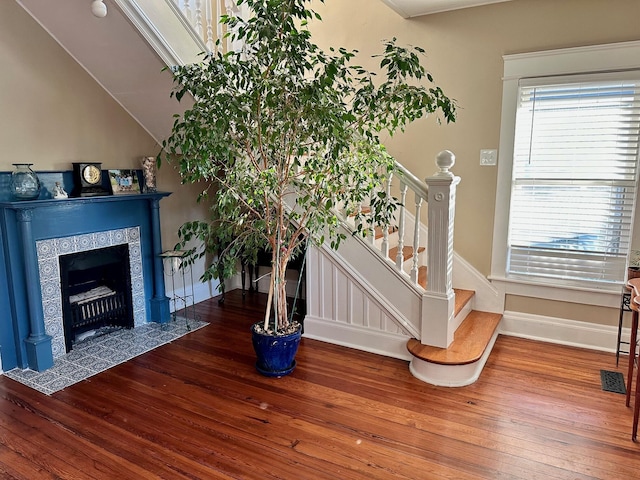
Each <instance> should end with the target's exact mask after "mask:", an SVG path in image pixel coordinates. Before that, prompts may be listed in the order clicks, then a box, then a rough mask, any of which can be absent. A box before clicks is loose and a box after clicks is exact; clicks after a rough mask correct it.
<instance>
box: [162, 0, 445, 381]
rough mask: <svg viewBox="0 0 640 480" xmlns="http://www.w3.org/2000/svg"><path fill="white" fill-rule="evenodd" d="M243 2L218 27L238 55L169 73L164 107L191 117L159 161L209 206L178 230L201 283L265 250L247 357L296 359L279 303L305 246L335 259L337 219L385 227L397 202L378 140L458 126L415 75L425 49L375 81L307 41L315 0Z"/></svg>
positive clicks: (385, 56)
mask: <svg viewBox="0 0 640 480" xmlns="http://www.w3.org/2000/svg"><path fill="white" fill-rule="evenodd" d="M320 1H324V0H320ZM237 3H238V4H239V5H242V4H245V5H246V7H247V10H248V11H249V15H247V18H240V17H239V16H225V17H223V18H222V23H223V24H224V25H225V28H226V31H228V32H230V33H229V34H228V35H229V36H230V38H231V39H232V40H233V42H234V44H239V43H240V44H242V48H241V49H240V50H238V51H225V49H224V48H223V44H222V42H221V43H219V44H218V50H217V51H215V52H212V53H209V54H207V55H205V56H204V57H203V60H202V62H201V63H198V64H191V65H185V66H178V67H175V68H174V69H173V71H174V74H175V88H174V90H173V92H172V95H173V96H175V98H177V99H178V100H181V99H182V98H183V97H184V96H185V95H188V96H190V97H192V99H193V106H192V107H190V108H189V109H188V110H186V112H185V113H184V114H183V115H182V116H179V117H176V119H175V122H174V125H173V130H172V133H171V135H170V136H169V137H168V138H167V139H166V140H165V141H164V143H163V147H164V148H163V151H164V152H163V153H162V154H161V156H162V157H166V158H170V159H173V158H175V159H177V160H176V162H177V163H178V166H179V171H180V174H181V176H182V179H183V181H184V182H202V183H203V184H204V185H205V188H204V189H203V191H202V194H201V195H200V197H199V201H207V202H208V204H209V205H210V214H211V215H210V218H209V219H207V220H206V221H193V222H187V223H185V224H184V225H183V226H182V227H181V229H180V231H179V235H180V239H181V247H183V248H186V247H185V246H187V247H189V246H190V248H191V254H192V257H193V258H195V257H202V256H204V255H207V257H208V258H213V260H212V261H211V262H210V264H209V267H208V269H207V270H206V271H205V273H204V275H203V280H208V279H212V278H219V279H221V281H222V280H223V279H224V278H225V277H227V276H229V275H232V274H233V273H235V269H236V264H237V261H238V259H243V260H246V261H248V262H251V261H252V260H254V259H255V255H256V252H257V251H258V250H259V249H261V248H266V249H267V250H268V251H269V252H271V265H272V270H271V275H270V288H269V295H268V302H267V309H266V312H265V320H264V322H261V323H260V324H256V325H254V327H253V330H254V346H255V345H256V340H255V336H256V335H268V336H269V340H268V341H267V342H265V343H267V344H268V345H270V346H271V345H274V344H281V345H280V346H281V347H282V346H283V348H284V349H285V350H288V351H290V353H293V354H295V350H296V349H297V341H296V339H297V340H299V334H300V325H299V324H298V323H297V322H294V321H293V320H292V316H291V315H290V311H289V310H290V309H289V306H288V304H287V290H286V281H285V272H286V269H287V264H288V262H289V260H290V259H291V258H292V256H294V255H296V254H298V253H300V252H301V251H302V250H303V249H304V247H305V246H306V244H307V242H308V241H312V242H315V243H316V244H322V243H323V242H325V241H326V242H328V243H329V244H330V246H331V247H333V248H337V247H338V246H339V244H340V242H341V240H343V239H344V238H345V234H344V233H341V232H342V231H343V230H341V229H340V225H341V216H340V215H341V214H340V211H342V212H349V213H350V214H351V215H352V216H353V220H354V224H355V225H364V224H369V223H368V222H371V221H373V222H374V223H375V224H379V225H388V224H389V222H390V220H391V218H392V216H393V212H394V209H395V202H394V200H393V199H392V198H390V197H389V196H388V195H387V194H386V193H385V190H384V189H381V188H380V186H381V185H382V184H383V182H384V181H385V179H386V178H387V177H388V175H389V173H391V172H392V171H393V170H394V161H393V159H392V158H391V156H390V155H389V154H388V153H387V151H386V150H385V148H384V146H383V145H382V143H381V141H380V135H381V134H382V133H383V132H384V133H388V134H391V135H392V134H393V133H394V132H396V131H397V130H399V129H400V130H402V129H403V128H404V127H405V126H406V125H407V124H408V123H409V122H411V121H414V120H416V119H418V118H421V117H424V116H427V115H429V114H432V113H437V114H438V119H439V120H440V119H443V120H445V121H446V122H450V121H454V119H455V104H454V102H453V101H452V100H450V99H449V98H448V97H447V96H445V95H444V94H443V92H442V90H441V89H440V88H439V87H438V86H436V85H434V84H433V78H432V77H431V75H430V74H429V73H428V72H427V71H426V70H425V69H424V67H423V66H422V65H421V63H420V57H421V56H422V54H423V50H422V49H421V48H419V47H411V48H405V47H401V46H398V45H396V41H395V39H392V40H388V41H384V42H383V51H382V52H381V54H380V56H379V58H380V70H379V71H378V72H370V71H367V70H366V69H364V68H362V67H360V66H358V65H357V64H356V63H355V59H356V52H355V51H348V50H346V49H344V48H338V49H331V50H330V51H328V52H325V51H322V50H321V49H320V48H319V47H318V46H316V45H315V44H314V43H312V41H311V33H310V31H309V29H308V28H307V27H308V25H307V22H309V21H320V20H321V19H320V16H319V15H318V14H317V13H316V12H315V11H313V10H312V9H311V7H310V3H311V0H239V1H238V2H237ZM364 203H366V204H367V208H366V209H363V208H361V206H362V205H363V204H364ZM365 216H366V217H367V218H366V219H365V218H364V217H365ZM356 230H358V231H359V233H362V234H365V231H366V229H364V228H356ZM290 336H293V340H292V339H291V338H290ZM279 340H281V341H279ZM258 343H260V342H259V340H258ZM278 355H281V354H277V359H278V361H279V362H280V363H277V362H276V363H272V362H271V361H269V360H264V359H261V358H259V359H258V362H257V367H258V370H260V371H261V373H264V374H267V375H274V376H281V375H284V374H287V373H289V372H290V371H291V370H292V369H293V368H294V367H295V360H292V359H286V358H285V359H281V358H280V357H279V356H278Z"/></svg>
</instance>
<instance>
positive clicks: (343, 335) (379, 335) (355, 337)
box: [303, 315, 412, 361]
mask: <svg viewBox="0 0 640 480" xmlns="http://www.w3.org/2000/svg"><path fill="white" fill-rule="evenodd" d="M303 337H305V338H311V339H314V340H320V341H323V342H328V343H333V344H335V345H341V346H343V347H349V348H355V349H357V350H363V351H365V352H369V353H375V354H378V355H384V356H386V357H392V358H398V359H400V360H407V361H408V360H411V358H412V356H411V355H410V354H409V352H408V351H407V341H408V340H409V337H408V336H404V335H398V334H394V333H389V332H383V331H380V330H372V329H370V328H367V327H360V326H356V325H348V324H344V323H339V322H336V321H333V320H325V319H323V318H319V317H314V316H310V315H307V316H306V317H305V319H304V334H303Z"/></svg>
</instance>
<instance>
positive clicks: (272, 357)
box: [251, 324, 302, 377]
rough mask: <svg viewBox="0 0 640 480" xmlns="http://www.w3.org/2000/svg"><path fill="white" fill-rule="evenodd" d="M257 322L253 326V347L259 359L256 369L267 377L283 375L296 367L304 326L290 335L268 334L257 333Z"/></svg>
mask: <svg viewBox="0 0 640 480" xmlns="http://www.w3.org/2000/svg"><path fill="white" fill-rule="evenodd" d="M256 325H259V324H255V325H253V326H252V327H251V335H252V337H253V349H254V350H255V352H256V356H257V358H258V360H257V361H256V369H257V370H258V372H260V373H261V374H262V375H265V376H267V377H283V376H285V375H289V374H290V373H291V372H293V370H294V369H295V368H296V361H295V356H296V353H297V352H298V345H299V344H300V337H301V336H302V327H300V328H298V331H296V332H294V333H291V334H289V335H278V336H276V335H266V334H261V333H256V331H255V326H256Z"/></svg>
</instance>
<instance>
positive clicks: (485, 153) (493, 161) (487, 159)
mask: <svg viewBox="0 0 640 480" xmlns="http://www.w3.org/2000/svg"><path fill="white" fill-rule="evenodd" d="M497 164H498V150H480V165H497Z"/></svg>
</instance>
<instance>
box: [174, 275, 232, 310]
mask: <svg viewBox="0 0 640 480" xmlns="http://www.w3.org/2000/svg"><path fill="white" fill-rule="evenodd" d="M165 284H166V281H165ZM168 286H170V285H168ZM189 289H190V286H187V289H186V292H185V290H184V288H176V290H175V295H177V297H182V298H185V297H187V296H190V295H191V294H192V293H193V303H194V304H196V303H200V302H203V301H205V300H208V299H210V298H213V297H215V296H218V295H220V292H219V291H218V282H217V281H216V282H205V283H202V282H197V283H194V284H193V292H190V291H189ZM166 295H167V297H169V311H170V312H171V313H173V311H174V302H173V298H174V291H173V290H167V292H166ZM190 300H191V299H188V301H187V303H188V305H187V306H189V307H190V306H191V301H190ZM175 307H177V309H178V310H180V309H182V308H183V307H184V303H183V302H182V301H179V300H178V301H176V304H175Z"/></svg>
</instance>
